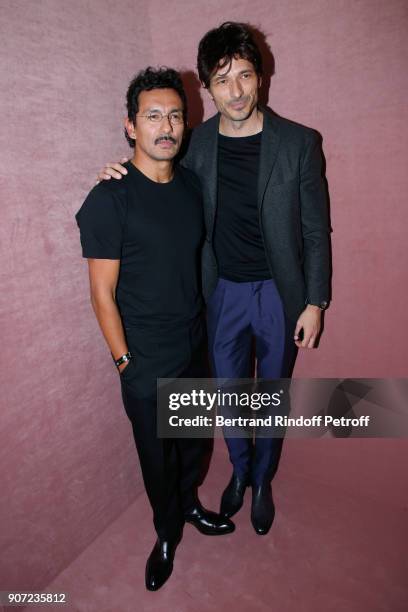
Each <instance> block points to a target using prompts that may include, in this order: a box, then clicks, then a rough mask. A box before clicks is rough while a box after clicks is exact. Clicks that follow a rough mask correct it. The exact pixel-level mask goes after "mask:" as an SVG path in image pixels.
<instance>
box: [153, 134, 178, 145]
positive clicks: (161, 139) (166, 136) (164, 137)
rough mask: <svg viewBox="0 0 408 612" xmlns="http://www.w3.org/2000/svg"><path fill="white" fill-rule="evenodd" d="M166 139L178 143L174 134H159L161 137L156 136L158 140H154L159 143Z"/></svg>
mask: <svg viewBox="0 0 408 612" xmlns="http://www.w3.org/2000/svg"><path fill="white" fill-rule="evenodd" d="M166 140H169V141H170V142H172V143H173V144H177V140H176V139H175V138H173V136H168V135H167V134H166V135H163V136H159V138H156V140H155V141H154V144H155V145H156V144H159V142H162V141H166Z"/></svg>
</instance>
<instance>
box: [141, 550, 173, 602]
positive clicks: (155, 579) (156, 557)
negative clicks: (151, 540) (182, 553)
mask: <svg viewBox="0 0 408 612" xmlns="http://www.w3.org/2000/svg"><path fill="white" fill-rule="evenodd" d="M178 542H179V540H177V541H175V542H170V541H168V540H160V539H158V540H157V541H156V544H155V545H154V547H153V550H152V552H151V553H150V556H149V558H148V560H147V563H146V574H145V578H146V589H147V590H148V591H157V590H158V589H160V587H161V586H163V584H164V583H165V582H166V580H167V579H168V578H169V577H170V575H171V572H172V571H173V560H174V553H175V552H176V547H177V544H178Z"/></svg>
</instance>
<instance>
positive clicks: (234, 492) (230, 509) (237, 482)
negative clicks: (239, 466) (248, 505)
mask: <svg viewBox="0 0 408 612" xmlns="http://www.w3.org/2000/svg"><path fill="white" fill-rule="evenodd" d="M248 485H249V481H248V477H247V476H238V475H237V474H235V473H234V474H232V477H231V480H230V481H229V483H228V485H227V488H226V489H225V491H224V493H223V494H222V497H221V507H220V513H221V514H223V515H224V516H226V517H228V518H230V517H231V516H234V514H236V513H237V512H238V510H240V509H241V507H242V504H243V503H244V495H245V489H246V488H247V486H248Z"/></svg>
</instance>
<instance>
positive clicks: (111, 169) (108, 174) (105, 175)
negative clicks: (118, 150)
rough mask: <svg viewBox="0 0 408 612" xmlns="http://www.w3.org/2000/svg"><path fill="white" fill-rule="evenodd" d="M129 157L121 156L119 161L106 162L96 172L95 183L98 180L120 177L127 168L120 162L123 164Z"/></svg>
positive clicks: (125, 172)
mask: <svg viewBox="0 0 408 612" xmlns="http://www.w3.org/2000/svg"><path fill="white" fill-rule="evenodd" d="M127 161H129V159H128V158H127V157H122V159H121V160H120V163H118V162H111V163H108V164H106V166H105V167H104V168H103V170H101V171H100V172H99V174H98V180H97V183H99V182H100V181H109V180H110V179H111V178H115V179H121V178H122V175H123V176H124V175H125V174H127V170H126V168H125V167H124V166H122V164H125V163H126V162H127Z"/></svg>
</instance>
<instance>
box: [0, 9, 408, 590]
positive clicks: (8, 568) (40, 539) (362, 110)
mask: <svg viewBox="0 0 408 612" xmlns="http://www.w3.org/2000/svg"><path fill="white" fill-rule="evenodd" d="M227 19H233V20H243V21H248V22H251V23H252V24H254V25H255V26H258V27H260V28H261V29H262V30H263V31H264V33H265V34H266V37H267V42H268V43H269V44H270V46H271V48H272V51H273V53H274V56H275V61H276V74H275V76H274V77H273V78H272V81H271V89H270V98H269V105H270V106H271V107H272V108H273V109H274V110H276V111H277V112H278V113H279V114H281V115H283V116H285V117H288V118H290V119H292V120H295V121H298V122H300V123H304V124H306V125H310V126H312V127H314V128H316V129H318V130H319V131H320V132H321V133H322V135H323V137H324V141H323V142H324V151H325V156H326V160H327V178H328V181H329V188H330V196H331V218H332V226H333V230H334V232H333V260H334V278H333V304H332V306H331V308H330V310H329V311H328V313H327V316H326V324H325V334H324V336H323V338H322V341H321V343H320V348H319V350H317V351H310V352H307V353H304V354H302V355H301V356H300V358H299V359H298V363H297V367H296V374H297V375H298V376H315V377H319V376H333V377H345V376H350V377H359V376H363V377H377V376H378V377H380V376H381V377H385V376H407V362H408V359H407V357H408V355H407V348H406V340H405V336H406V316H404V315H405V310H406V301H405V300H406V296H407V289H406V283H404V280H405V277H404V276H403V274H404V272H405V273H406V269H407V248H406V245H405V241H404V239H403V233H404V232H405V231H406V227H407V207H406V201H407V199H406V194H407V191H408V190H407V186H408V185H407V183H408V173H407V171H406V167H407V158H408V156H407V146H408V145H407V142H408V141H407V138H406V133H405V134H404V132H405V130H404V128H405V125H406V124H407V120H408V110H407V105H406V94H407V87H406V76H405V75H406V60H407V42H406V40H407V37H406V26H407V4H406V2H404V1H403V0H390V1H389V2H387V3H384V2H382V1H379V0H360V1H359V2H334V1H333V2H327V1H326V0H309V1H308V2H306V3H305V2H300V1H298V0H292V1H291V2H287V1H283V0H277V1H276V2H274V3H272V4H271V3H269V2H265V1H261V0H253V1H252V2H251V4H250V8H249V3H248V2H243V1H239V0H236V1H234V2H224V3H223V6H222V8H220V4H219V2H218V1H217V2H216V1H215V0H206V1H205V2H204V1H202V0H199V1H197V2H194V3H193V4H192V3H190V2H187V1H186V2H180V1H176V0H168V1H167V2H166V3H163V2H159V1H158V0H149V2H147V1H139V2H131V0H119V1H118V2H116V3H115V4H113V3H111V2H108V0H98V1H96V0H95V1H94V2H86V3H84V2H81V1H80V0H69V1H67V2H58V1H56V0H38V1H36V2H31V1H28V0H27V1H23V0H20V1H19V0H2V2H1V3H0V24H1V25H0V27H1V32H0V34H1V41H2V59H3V61H2V64H1V68H0V70H1V72H0V76H1V83H2V99H1V103H0V110H1V124H0V125H1V128H0V129H1V132H0V155H1V175H0V176H1V179H0V181H1V183H0V184H1V195H2V198H1V200H2V206H3V211H4V212H3V218H2V224H1V227H0V232H1V249H2V257H1V261H2V272H1V274H2V292H1V294H0V308H1V327H2V340H3V351H2V368H1V373H2V377H3V385H2V419H1V431H0V465H1V493H2V501H3V503H2V505H1V509H0V526H1V527H0V529H1V534H0V536H1V551H2V554H1V557H0V579H1V584H0V589H3V588H9V589H12V588H22V587H24V588H41V587H43V586H45V585H46V584H48V583H49V582H50V580H51V579H52V578H53V577H54V576H56V575H57V574H58V573H59V572H60V571H61V570H62V569H63V568H64V567H66V565H67V564H68V563H69V562H70V561H71V560H72V559H74V558H75V557H76V556H77V555H78V554H79V553H80V552H81V551H82V550H83V549H84V548H85V547H86V546H87V545H88V544H89V543H90V542H91V541H92V540H93V539H94V538H95V537H96V536H97V535H98V534H99V533H100V532H101V531H102V530H103V529H104V528H105V527H106V526H107V525H108V524H110V523H111V521H112V520H113V519H114V518H115V517H116V516H118V515H119V514H120V513H121V512H122V511H123V510H124V509H125V508H126V507H127V506H128V505H129V503H130V502H131V501H132V500H133V499H134V497H135V496H136V495H137V494H138V493H140V491H141V490H142V485H141V481H140V476H139V471H138V467H137V460H136V456H135V453H134V449H133V441H132V439H131V434H130V427H129V424H128V421H127V419H126V416H125V415H124V412H123V408H122V405H121V401H120V393H119V385H118V382H117V376H116V373H115V371H114V369H113V367H112V363H111V361H110V356H109V353H108V352H107V350H106V347H105V344H104V342H103V339H102V337H101V335H100V333H99V331H98V328H97V324H96V321H95V319H94V316H93V313H92V310H91V307H90V304H89V299H88V281H87V272H86V263H85V262H84V261H82V260H81V257H80V246H79V236H78V231H77V228H76V226H75V222H74V218H73V216H74V213H75V212H76V211H77V209H78V208H79V206H80V204H81V202H82V200H83V198H84V197H85V195H86V193H87V192H88V190H89V189H90V187H91V186H92V182H93V180H94V177H95V174H96V171H97V169H98V168H100V167H101V166H102V165H103V163H104V162H105V161H107V160H110V159H118V158H119V157H121V156H122V155H123V154H129V151H130V150H129V148H128V147H127V145H126V143H125V140H124V138H123V136H122V128H121V121H122V117H123V115H124V94H125V90H126V86H127V84H128V81H129V79H130V77H131V76H132V75H133V74H134V73H135V72H136V71H137V70H138V69H140V68H142V67H143V66H145V65H146V64H153V65H155V64H163V63H167V64H169V65H172V66H175V67H178V68H180V69H185V70H190V71H191V69H192V68H194V67H195V57H196V47H197V43H198V40H199V38H200V37H201V36H202V35H203V34H204V32H205V31H206V30H207V29H209V28H210V27H214V26H216V25H218V24H219V23H221V22H222V21H225V20H227ZM195 96H197V91H196V92H195ZM193 99H195V100H196V98H194V96H193ZM203 100H204V111H205V117H208V116H210V115H211V114H212V112H213V107H212V104H211V103H210V101H209V100H208V98H207V96H206V92H203ZM192 110H193V117H197V116H199V115H200V113H199V112H198V111H197V110H194V109H192ZM387 445H388V446H387ZM386 447H387V448H388V449H389V450H388V455H387V457H389V458H390V457H391V458H392V461H391V460H389V463H387V465H388V466H389V468H390V470H391V469H392V470H393V473H394V477H398V474H399V477H401V475H402V473H403V469H404V468H403V465H404V463H403V462H404V461H406V449H407V445H406V443H405V442H399V443H398V444H397V443H396V442H392V441H390V442H386V441H382V442H381V444H380V443H379V442H376V441H370V440H369V441H359V442H356V441H355V442H354V443H351V441H350V442H348V441H342V442H337V444H336V446H335V447H334V445H333V446H330V444H328V442H327V441H326V442H325V445H324V446H323V441H321V442H317V441H316V442H313V444H311V443H310V442H308V443H306V442H304V443H297V444H296V445H295V444H294V443H291V451H290V453H291V456H290V457H288V458H287V460H288V461H291V460H293V462H294V466H295V467H296V465H297V462H298V463H299V465H302V466H303V469H305V470H307V469H308V468H307V467H305V464H304V453H305V452H307V454H308V455H307V456H310V457H311V463H310V465H312V459H313V453H317V454H316V455H315V457H318V456H319V454H318V453H319V452H321V451H322V449H324V457H325V461H326V465H327V469H328V470H329V471H330V473H331V478H332V479H333V478H335V477H338V478H339V483H340V484H339V486H342V487H344V488H345V489H347V488H348V493H349V494H353V493H354V491H357V490H360V493H361V486H360V485H361V482H362V481H363V480H364V483H365V485H364V486H365V487H367V500H369V499H372V498H373V497H374V498H375V497H376V496H377V497H378V496H379V495H381V486H382V485H385V484H386V482H387V478H388V472H387V470H384V469H383V471H382V472H378V470H376V469H372V468H373V466H374V465H375V461H376V457H377V456H378V453H379V452H380V449H382V451H381V452H384V449H385V448H386ZM334 448H335V452H334V450H332V449H334ZM339 448H342V449H343V450H342V453H343V454H342V453H341V452H340V455H341V454H342V461H343V466H341V465H339ZM319 449H320V451H319ZM361 453H363V454H364V457H365V463H364V468H361V467H360V470H364V471H363V472H362V471H360V472H354V470H353V469H352V466H353V464H355V463H356V464H357V463H359V456H360V454H361ZM302 457H303V459H302ZM291 458H292V459H291ZM344 462H345V463H346V465H347V466H348V469H349V473H354V482H352V483H350V481H348V482H345V481H344V480H343V479H342V476H341V473H342V471H343V470H344ZM359 464H360V463H359ZM398 464H399V465H400V466H401V467H400V468H398ZM318 465H319V464H318ZM360 466H361V464H360ZM310 469H311V471H312V472H313V470H314V469H316V468H312V467H311V468H310ZM370 478H371V480H370ZM379 487H380V488H379ZM389 494H390V495H391V496H392V489H391V490H390V491H389ZM395 496H396V497H395V499H394V501H392V499H391V503H399V501H398V500H400V501H402V500H401V498H402V495H401V491H399V492H398V491H397V492H396V493H395ZM395 500H397V501H395Z"/></svg>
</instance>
